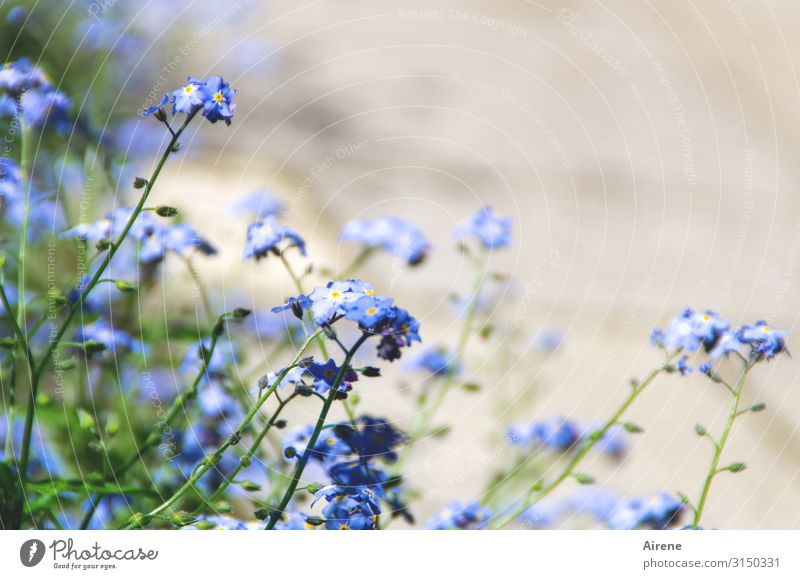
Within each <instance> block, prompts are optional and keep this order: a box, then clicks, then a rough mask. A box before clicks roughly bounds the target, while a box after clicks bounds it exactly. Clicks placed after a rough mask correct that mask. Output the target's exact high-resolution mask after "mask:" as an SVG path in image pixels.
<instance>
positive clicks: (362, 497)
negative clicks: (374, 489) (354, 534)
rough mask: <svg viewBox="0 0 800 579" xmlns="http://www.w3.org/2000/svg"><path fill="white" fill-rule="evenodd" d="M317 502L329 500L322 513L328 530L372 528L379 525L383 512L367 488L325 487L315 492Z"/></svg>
mask: <svg viewBox="0 0 800 579" xmlns="http://www.w3.org/2000/svg"><path fill="white" fill-rule="evenodd" d="M315 496H316V499H315V502H316V501H318V500H320V499H321V498H324V499H325V500H326V501H328V504H327V505H326V506H325V508H323V509H322V514H323V516H324V517H325V528H326V529H328V530H339V531H342V530H352V531H362V530H372V529H376V528H377V527H378V521H379V517H380V514H381V511H380V507H379V505H378V500H377V498H376V497H375V495H373V494H372V493H371V492H370V491H368V490H366V489H347V488H343V487H340V486H335V485H334V486H329V487H325V488H323V489H321V490H319V491H317V493H316V494H315Z"/></svg>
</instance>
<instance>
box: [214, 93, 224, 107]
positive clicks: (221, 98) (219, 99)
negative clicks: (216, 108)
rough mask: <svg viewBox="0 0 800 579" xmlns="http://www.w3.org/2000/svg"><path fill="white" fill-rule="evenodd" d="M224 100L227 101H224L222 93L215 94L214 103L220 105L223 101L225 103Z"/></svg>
mask: <svg viewBox="0 0 800 579" xmlns="http://www.w3.org/2000/svg"><path fill="white" fill-rule="evenodd" d="M224 100H225V99H224V97H223V96H222V93H221V92H215V93H214V102H215V103H217V104H219V103H221V102H222V101H224Z"/></svg>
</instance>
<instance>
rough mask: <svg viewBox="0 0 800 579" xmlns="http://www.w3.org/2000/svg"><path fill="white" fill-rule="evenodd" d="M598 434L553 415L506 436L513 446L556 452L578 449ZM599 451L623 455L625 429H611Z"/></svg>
mask: <svg viewBox="0 0 800 579" xmlns="http://www.w3.org/2000/svg"><path fill="white" fill-rule="evenodd" d="M596 431H597V428H596V427H593V426H591V425H590V426H589V427H581V426H579V425H578V424H576V423H575V422H572V421H570V420H567V419H565V418H562V417H560V416H553V417H551V418H548V419H546V420H542V421H538V422H532V423H529V424H516V425H513V426H511V427H510V428H509V429H508V432H507V433H506V436H507V437H508V440H509V441H510V442H511V445H512V446H518V447H524V448H535V449H536V448H548V449H550V450H554V451H556V452H569V451H572V450H576V449H577V448H579V447H580V445H581V444H582V443H583V442H584V441H586V440H588V439H589V437H591V436H592V435H593V434H594V433H595V432H596ZM597 448H598V450H600V451H602V452H604V453H606V454H609V455H611V456H616V457H619V456H622V455H623V454H624V453H625V449H626V437H625V432H624V429H622V428H621V427H618V426H616V425H615V426H612V427H611V428H609V429H608V430H607V431H606V432H605V434H603V436H602V437H601V438H600V440H599V441H598V442H597Z"/></svg>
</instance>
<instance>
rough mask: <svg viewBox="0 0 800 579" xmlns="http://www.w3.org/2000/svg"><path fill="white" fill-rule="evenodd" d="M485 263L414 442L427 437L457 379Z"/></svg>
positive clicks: (477, 302) (468, 336)
mask: <svg viewBox="0 0 800 579" xmlns="http://www.w3.org/2000/svg"><path fill="white" fill-rule="evenodd" d="M484 263H485V262H484V261H483V260H480V261H478V263H477V274H476V276H475V282H474V284H473V287H472V293H470V300H469V304H468V305H467V312H466V315H465V316H464V323H463V325H462V326H461V333H460V334H459V337H458V341H457V342H456V349H455V352H454V354H453V360H452V362H451V363H449V364H448V372H447V374H446V375H445V377H444V379H443V380H442V383H441V385H440V387H439V392H438V395H437V396H436V399H435V400H434V401H433V403H431V404H430V405H429V406H427V407H425V408H423V409H422V413H421V418H420V423H419V424H418V426H417V428H416V429H415V430H414V431H413V432H412V434H411V439H412V441H413V440H418V439H419V438H421V437H423V436H425V434H426V433H427V430H428V428H429V427H430V423H431V422H432V421H433V418H434V416H435V415H436V413H437V412H438V410H439V409H440V408H441V406H442V404H444V401H445V398H447V393H448V392H449V391H450V388H451V387H452V385H453V381H454V380H455V378H456V375H457V373H458V368H459V366H460V365H461V361H462V360H463V358H464V350H465V349H466V347H467V344H468V343H469V339H470V337H471V335H472V330H473V326H474V325H475V316H476V315H477V314H478V305H479V303H480V292H481V288H482V287H483V281H484V272H483V266H484Z"/></svg>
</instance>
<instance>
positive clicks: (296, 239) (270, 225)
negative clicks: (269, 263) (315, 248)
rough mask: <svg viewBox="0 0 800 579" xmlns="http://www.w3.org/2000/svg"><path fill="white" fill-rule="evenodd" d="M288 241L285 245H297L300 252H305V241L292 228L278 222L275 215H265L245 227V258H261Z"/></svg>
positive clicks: (275, 250) (278, 249)
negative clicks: (263, 217) (261, 219)
mask: <svg viewBox="0 0 800 579" xmlns="http://www.w3.org/2000/svg"><path fill="white" fill-rule="evenodd" d="M283 241H286V242H288V245H287V246H286V247H297V249H299V250H300V253H301V254H303V255H305V254H306V242H305V241H304V240H303V238H302V237H301V236H300V234H299V233H297V232H296V231H295V230H294V229H291V228H290V227H287V226H286V225H281V224H279V223H278V222H277V221H276V220H275V217H273V216H271V215H270V216H267V217H266V218H265V219H264V220H263V221H258V222H256V223H252V224H250V225H249V226H248V227H247V241H246V243H245V246H244V257H245V259H249V258H254V259H261V258H262V257H266V256H267V254H268V253H269V252H270V251H274V252H278V251H281V249H280V247H279V245H280V244H281V243H282V242H283Z"/></svg>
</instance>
